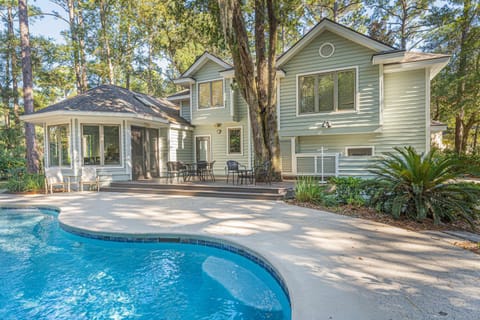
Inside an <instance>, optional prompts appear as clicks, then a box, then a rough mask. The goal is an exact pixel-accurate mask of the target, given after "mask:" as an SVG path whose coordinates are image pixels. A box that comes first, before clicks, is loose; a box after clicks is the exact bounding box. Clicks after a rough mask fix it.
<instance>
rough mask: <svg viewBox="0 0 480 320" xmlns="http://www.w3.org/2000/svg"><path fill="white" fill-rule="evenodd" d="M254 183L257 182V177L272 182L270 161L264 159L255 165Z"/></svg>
mask: <svg viewBox="0 0 480 320" xmlns="http://www.w3.org/2000/svg"><path fill="white" fill-rule="evenodd" d="M254 178H255V184H257V178H260V179H259V180H261V181H263V182H265V183H268V184H272V163H271V162H270V161H264V162H263V163H262V164H261V165H259V166H256V167H255V173H254Z"/></svg>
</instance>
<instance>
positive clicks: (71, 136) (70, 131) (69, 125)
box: [44, 122, 74, 169]
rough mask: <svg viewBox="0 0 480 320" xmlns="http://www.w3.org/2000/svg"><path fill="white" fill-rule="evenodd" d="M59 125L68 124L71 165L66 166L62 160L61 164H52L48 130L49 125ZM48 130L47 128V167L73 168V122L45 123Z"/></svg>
mask: <svg viewBox="0 0 480 320" xmlns="http://www.w3.org/2000/svg"><path fill="white" fill-rule="evenodd" d="M57 126H67V128H68V152H69V155H70V165H68V166H64V165H62V164H61V161H60V163H59V165H56V166H51V165H50V134H49V132H48V128H49V127H57ZM45 127H46V130H45V141H46V142H47V143H45V144H44V145H45V154H46V157H45V159H46V161H45V162H46V164H45V167H46V168H61V169H73V140H74V139H73V132H72V125H71V123H66V122H58V123H57V122H53V123H50V124H45Z"/></svg>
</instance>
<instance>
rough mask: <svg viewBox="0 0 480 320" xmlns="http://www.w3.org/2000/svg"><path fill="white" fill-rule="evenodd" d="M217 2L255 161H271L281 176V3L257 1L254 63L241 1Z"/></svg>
mask: <svg viewBox="0 0 480 320" xmlns="http://www.w3.org/2000/svg"><path fill="white" fill-rule="evenodd" d="M218 4H219V7H220V18H221V22H222V28H223V31H224V35H225V40H226V43H227V45H228V46H229V48H230V52H231V54H232V57H233V62H234V69H235V80H236V82H237V84H238V87H239V90H240V93H241V95H242V97H243V98H244V99H245V101H246V102H247V105H248V108H249V113H250V123H251V129H252V139H253V146H254V152H255V161H256V162H257V163H262V162H263V161H267V160H269V161H271V163H272V171H273V175H274V178H275V179H281V175H280V147H279V139H278V132H277V115H276V67H275V53H276V46H277V33H278V30H277V29H278V23H277V19H278V16H277V12H276V11H277V10H278V7H277V6H278V4H277V3H276V2H275V1H274V0H256V1H255V35H254V38H255V62H254V59H253V57H252V55H251V52H250V47H249V44H250V42H249V39H248V32H247V29H246V26H245V20H244V16H243V12H242V8H241V2H240V1H236V0H218ZM265 26H268V32H266V30H265ZM267 35H268V39H267ZM255 67H256V70H255Z"/></svg>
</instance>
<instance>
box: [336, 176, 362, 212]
mask: <svg viewBox="0 0 480 320" xmlns="http://www.w3.org/2000/svg"><path fill="white" fill-rule="evenodd" d="M329 182H330V183H332V184H334V185H335V197H336V201H337V203H339V204H348V205H354V206H363V205H364V204H365V191H364V180H363V179H361V178H354V177H334V178H330V180H329Z"/></svg>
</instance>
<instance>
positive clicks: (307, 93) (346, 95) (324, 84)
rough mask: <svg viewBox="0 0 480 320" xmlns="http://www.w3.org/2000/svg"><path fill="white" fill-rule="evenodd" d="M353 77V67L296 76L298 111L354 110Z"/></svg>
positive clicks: (354, 85) (354, 75)
mask: <svg viewBox="0 0 480 320" xmlns="http://www.w3.org/2000/svg"><path fill="white" fill-rule="evenodd" d="M355 79H356V70H355V69H346V70H338V71H332V72H325V73H315V74H308V75H303V76H300V77H298V99H299V101H298V104H299V106H298V113H299V114H311V113H320V112H336V111H353V110H355V91H356V90H355V88H356V83H355V81H356V80H355Z"/></svg>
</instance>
